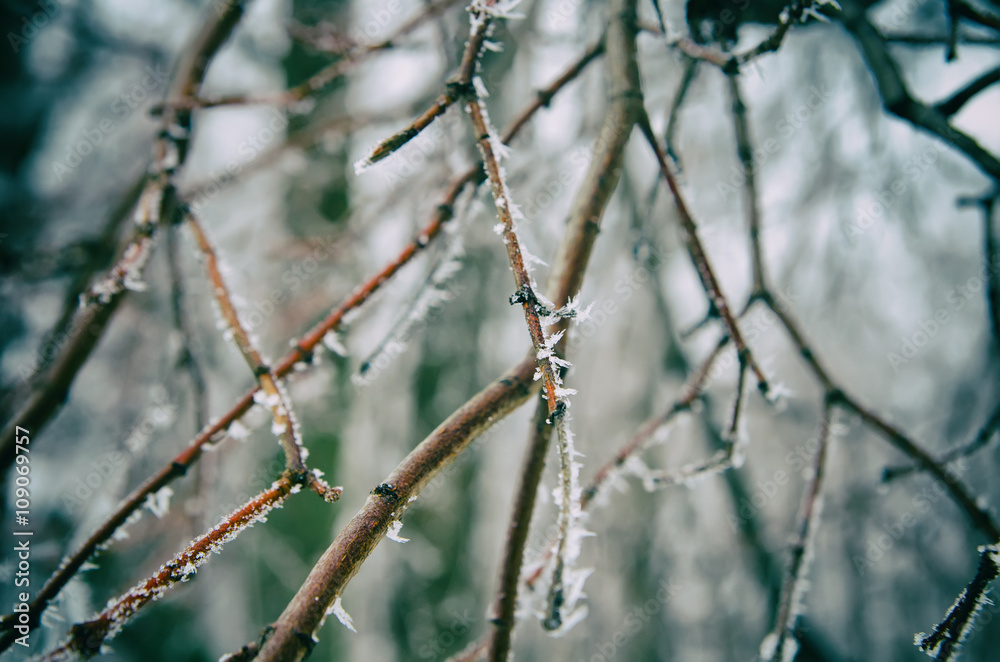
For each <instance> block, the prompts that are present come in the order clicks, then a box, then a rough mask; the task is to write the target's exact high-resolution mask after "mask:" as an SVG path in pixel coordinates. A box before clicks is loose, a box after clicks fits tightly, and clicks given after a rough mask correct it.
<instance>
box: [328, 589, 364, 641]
mask: <svg viewBox="0 0 1000 662" xmlns="http://www.w3.org/2000/svg"><path fill="white" fill-rule="evenodd" d="M326 613H327V614H333V615H334V616H336V617H337V620H338V621H340V622H341V623H342V624H343V626H344V627H345V628H347V629H348V630H350V631H351V632H355V633H356V632H357V630H355V629H354V621H352V620H351V615H350V614H348V613H347V610H346V609H344V605H342V604H341V603H340V596H339V595H338V596H337V599H336V600H334V601H333V604H332V605H330V608H329V609H327V610H326Z"/></svg>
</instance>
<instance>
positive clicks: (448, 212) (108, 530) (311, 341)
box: [0, 43, 603, 650]
mask: <svg viewBox="0 0 1000 662" xmlns="http://www.w3.org/2000/svg"><path fill="white" fill-rule="evenodd" d="M601 52H603V48H602V47H601V44H600V43H598V44H596V45H595V46H592V47H591V48H590V49H588V50H587V52H586V53H584V55H583V56H582V57H581V58H580V59H579V60H578V61H577V62H576V63H574V64H573V65H572V66H570V67H569V68H568V69H567V70H566V72H564V73H563V74H562V75H561V76H559V77H558V78H556V79H555V80H554V81H553V82H552V83H551V84H550V85H549V86H548V87H546V88H545V89H544V90H541V91H539V93H538V99H536V100H535V101H534V102H532V103H531V104H529V105H528V106H527V107H525V108H524V110H523V111H522V112H521V113H520V114H519V115H518V116H517V118H516V119H515V120H514V121H513V123H512V124H511V126H510V127H509V128H508V129H507V130H506V131H505V132H504V134H503V140H504V142H510V141H511V140H512V139H514V138H515V137H516V136H517V135H518V134H519V133H520V131H521V129H523V128H524V127H525V126H526V125H527V122H528V121H529V120H530V119H531V118H532V117H533V116H534V115H535V113H537V112H538V111H539V110H541V108H543V107H544V106H545V103H546V102H543V100H546V99H551V98H552V97H554V96H555V95H556V94H557V93H558V92H559V91H560V90H562V89H563V88H564V87H565V86H566V85H568V84H569V83H570V82H572V81H573V80H574V79H575V78H576V77H577V76H578V75H579V74H580V73H581V72H582V71H583V70H584V69H585V68H586V66H587V65H588V64H590V63H591V62H592V61H593V60H594V59H595V58H596V57H597V56H598V55H600V53H601ZM485 179H486V174H485V172H484V171H483V165H482V163H476V164H474V165H473V166H472V167H470V168H469V169H468V170H466V171H465V172H464V173H462V174H461V175H459V176H458V177H456V178H455V179H454V180H453V181H452V182H451V183H450V184H449V186H448V188H447V189H446V192H445V194H444V196H443V198H442V200H441V202H439V203H438V205H437V207H436V208H435V209H434V212H433V214H432V217H431V220H430V222H429V223H428V224H427V225H426V226H425V227H424V228H423V230H421V231H420V232H419V233H418V234H417V236H416V237H415V238H414V239H413V241H411V242H410V243H409V244H407V245H406V246H405V247H404V248H403V250H402V251H401V252H400V254H399V255H398V256H397V257H396V259H395V260H393V261H392V262H390V263H389V264H388V265H386V266H385V267H384V268H383V269H382V270H381V271H380V272H378V273H377V274H375V275H374V276H372V277H371V278H370V279H369V280H368V281H366V282H365V283H363V284H362V285H361V286H359V287H358V288H357V289H356V290H355V291H354V292H353V293H352V294H351V295H350V296H348V297H347V298H346V299H345V300H344V301H343V302H341V303H340V304H339V305H338V306H337V307H336V308H334V309H333V310H332V311H331V312H330V313H329V314H328V315H327V316H326V318H325V319H323V320H322V321H321V322H320V323H319V324H317V325H316V326H314V327H313V328H312V329H311V330H309V331H308V332H306V333H305V334H303V336H302V337H301V338H300V339H299V340H298V341H296V342H294V344H293V347H292V350H291V351H290V352H289V353H288V354H286V355H285V356H284V358H282V360H281V362H280V363H279V364H278V365H277V366H276V367H275V376H276V377H277V378H278V379H281V378H283V377H285V376H287V375H288V374H290V373H291V372H292V371H293V370H294V368H295V366H297V365H304V364H308V363H309V362H310V361H311V358H312V355H313V352H314V350H315V349H316V347H317V346H318V345H319V344H320V343H321V342H322V341H323V339H324V337H326V334H327V333H330V332H331V331H335V330H336V329H337V328H339V327H340V324H341V322H342V320H343V319H344V317H345V316H346V315H347V314H348V313H350V312H351V311H353V310H356V309H357V308H359V307H360V306H362V305H363V304H364V303H365V302H367V301H368V300H369V299H370V298H371V297H372V296H373V295H374V294H375V293H376V292H377V291H378V290H379V289H380V288H381V287H382V286H383V285H384V284H385V283H386V282H387V281H388V280H389V279H390V278H392V277H393V276H394V275H395V274H396V273H398V272H399V271H400V270H401V269H402V268H403V267H405V266H406V265H407V264H408V263H409V262H410V261H411V260H413V258H415V257H416V256H417V255H419V254H420V253H421V252H423V251H424V250H425V249H426V248H427V247H428V246H429V245H430V244H431V243H432V242H433V241H434V240H435V239H436V238H437V237H438V236H439V235H440V234H441V232H442V230H443V229H444V227H445V225H446V224H447V223H448V222H449V220H450V219H451V218H452V216H453V213H454V205H455V201H456V200H457V199H458V197H459V195H461V193H462V191H464V190H465V189H466V188H467V187H468V186H470V185H471V186H476V185H479V184H480V183H482V182H483V181H485ZM574 283H577V285H576V289H578V281H574V280H573V277H572V276H567V277H566V283H565V284H564V286H563V287H564V289H563V291H570V290H571V289H572V288H573V287H574ZM574 291H575V290H574ZM560 300H562V299H560ZM257 392H258V389H257V388H253V389H251V390H250V391H248V392H247V393H246V394H244V395H243V397H242V398H241V399H240V400H239V401H238V402H236V404H234V405H233V406H232V407H231V408H230V409H229V411H227V412H226V413H225V414H223V415H222V416H221V417H220V418H219V419H218V420H216V421H213V422H212V423H210V424H209V425H208V426H207V427H205V428H204V429H203V430H202V431H201V432H199V433H198V435H197V436H196V437H195V438H194V439H193V440H192V441H191V442H190V443H189V444H188V446H187V447H186V448H185V449H184V450H183V451H181V452H180V453H179V454H178V455H177V456H176V457H174V458H173V459H172V460H171V461H170V462H169V463H168V464H167V465H165V466H164V467H163V468H161V469H160V470H159V471H158V472H157V473H155V474H154V475H152V476H150V477H149V478H148V479H147V480H146V481H145V482H144V483H142V484H141V485H140V486H139V487H137V488H136V489H135V490H134V491H133V492H132V493H131V494H129V495H128V497H126V498H125V499H124V500H123V501H122V502H121V504H119V506H118V508H117V509H116V510H115V511H114V512H113V513H112V514H111V515H110V516H109V517H108V519H106V520H105V521H104V523H103V524H101V526H100V527H98V529H97V530H96V531H95V532H94V533H93V534H91V535H90V537H88V538H87V540H86V541H85V542H84V543H83V544H82V545H81V546H80V547H79V548H78V549H77V550H76V551H75V552H73V553H72V554H71V555H69V556H67V557H66V558H65V559H63V561H62V563H60V565H59V568H58V569H57V570H56V572H55V573H53V575H52V576H51V577H50V578H49V579H48V580H47V581H46V582H45V584H44V585H43V586H42V589H41V590H40V591H39V592H38V594H37V595H36V596H35V597H34V598H33V599H32V601H31V603H30V605H31V618H32V625H33V626H35V625H37V624H38V622H40V620H39V619H40V618H41V614H42V612H43V611H44V610H45V608H46V607H47V606H48V604H49V603H50V602H51V600H52V599H53V598H55V597H56V595H58V594H59V592H60V591H61V590H62V588H63V587H64V586H65V585H66V583H67V582H69V580H70V579H71V578H72V577H73V575H75V574H76V572H77V571H78V570H79V569H80V568H81V567H82V566H83V564H84V563H85V562H86V561H87V559H88V558H90V557H91V555H93V554H94V553H95V552H96V551H97V550H98V548H99V547H100V546H101V545H102V544H104V543H105V542H107V541H108V540H109V539H110V538H111V536H112V535H113V534H114V532H115V531H116V530H117V529H118V527H120V526H121V525H122V524H123V523H124V522H125V520H127V519H128V517H129V515H130V514H131V513H133V512H134V511H135V510H137V509H138V508H140V507H141V506H142V504H143V503H144V502H145V500H146V497H147V496H148V495H150V494H153V493H154V492H156V491H158V490H159V489H161V488H162V487H164V486H166V485H168V484H170V483H171V482H173V481H174V480H175V479H177V478H180V477H181V476H183V475H184V474H185V473H186V472H187V470H188V468H190V467H191V466H192V465H193V464H194V463H195V462H197V461H198V459H199V458H200V457H201V454H202V453H203V452H204V448H205V447H206V446H208V445H211V444H213V443H215V442H217V441H219V440H220V439H221V438H222V437H223V435H224V434H225V433H226V430H227V429H228V428H229V426H231V425H232V424H233V423H234V422H236V421H238V420H239V419H240V418H242V417H243V415H244V414H246V413H247V412H248V411H249V410H250V408H251V407H252V406H253V405H254V395H255V394H256V393H257ZM13 623H14V620H13V617H12V616H11V615H7V616H5V617H3V618H2V619H0V630H6V631H5V632H4V634H3V637H2V638H0V650H3V649H4V648H5V647H6V646H10V644H11V642H12V641H13V637H12V634H13V632H12V631H11V630H10V627H12V625H13Z"/></svg>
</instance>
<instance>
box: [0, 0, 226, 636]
mask: <svg viewBox="0 0 1000 662" xmlns="http://www.w3.org/2000/svg"><path fill="white" fill-rule="evenodd" d="M245 4H246V3H245V2H243V1H240V2H236V1H234V2H227V3H226V4H225V5H224V6H223V7H221V8H213V9H212V12H211V18H210V19H209V20H208V21H207V22H206V23H205V24H204V26H203V27H202V29H201V31H200V32H199V33H198V34H197V35H196V36H195V38H194V39H193V40H192V43H191V46H190V48H188V49H187V51H185V55H184V56H183V57H182V59H181V61H180V62H179V63H178V66H177V73H176V74H175V77H174V82H173V85H172V87H171V90H172V92H171V93H173V94H185V95H187V94H192V93H194V92H196V91H197V90H199V89H200V87H201V83H202V81H203V80H204V77H205V72H206V70H207V68H208V65H209V63H210V62H211V61H212V59H213V57H214V55H215V54H216V53H217V52H218V50H219V49H220V48H221V47H222V44H224V43H225V42H226V40H227V39H228V38H229V35H230V34H232V32H233V30H234V29H235V28H236V25H237V24H238V23H239V21H240V19H241V18H242V16H243V10H244V7H245ZM190 119H191V118H190V113H188V112H186V111H177V112H169V113H167V114H166V115H165V116H164V117H163V121H162V123H161V130H160V135H159V137H158V138H157V140H156V142H155V144H154V146H153V164H152V166H151V169H150V176H149V178H148V179H147V180H146V182H145V186H144V189H143V192H142V194H141V195H140V199H139V208H138V214H137V216H136V226H137V228H136V234H135V237H134V238H133V240H132V242H131V243H130V244H129V246H128V247H127V248H126V249H125V251H124V254H123V256H122V258H121V259H120V260H119V262H118V263H117V264H116V265H115V267H113V268H112V270H111V271H110V272H109V276H108V278H106V279H105V280H104V286H105V287H103V288H102V290H101V292H98V293H96V294H97V296H96V297H94V296H92V297H88V299H89V305H88V306H85V307H83V308H82V309H81V310H80V311H79V313H78V314H77V319H76V320H74V323H73V328H74V330H76V332H75V333H74V335H73V336H72V338H71V339H70V340H69V341H68V342H67V343H66V345H65V346H64V347H63V349H62V351H61V352H60V355H59V358H57V359H56V360H55V362H54V363H53V365H52V367H51V368H50V369H49V370H48V371H47V372H46V373H45V374H44V375H43V376H41V377H40V378H39V379H38V380H37V382H36V384H35V386H34V387H33V389H32V393H31V395H30V397H29V399H28V402H27V403H26V404H25V405H24V406H23V407H22V408H21V409H20V410H18V411H17V413H16V414H15V415H14V417H13V419H12V420H11V421H10V422H9V423H8V425H7V426H6V427H5V428H4V431H3V436H2V437H0V475H2V476H5V475H6V473H7V471H8V470H9V469H10V466H11V464H12V463H13V462H14V453H15V451H14V446H15V444H14V432H15V427H16V426H18V425H19V426H21V427H25V428H27V429H29V430H31V431H32V433H33V434H34V435H36V436H37V435H38V434H39V433H40V432H41V431H42V429H43V428H44V427H45V426H46V424H47V423H48V422H49V421H50V420H51V419H52V417H53V416H54V415H55V414H56V413H57V412H58V411H59V409H60V408H61V407H62V405H63V403H64V402H65V401H66V399H67V397H68V395H69V391H70V387H72V385H73V381H74V380H75V379H76V375H77V374H78V373H79V371H80V369H81V368H82V367H83V365H84V364H85V363H86V362H87V360H88V359H89V358H90V355H91V353H92V352H93V350H94V348H95V347H96V346H97V344H98V341H99V340H100V338H101V336H102V335H103V333H104V330H105V328H106V327H107V324H108V321H109V320H110V319H111V317H112V315H114V312H115V310H116V309H117V307H118V304H119V303H120V302H121V299H122V298H123V296H124V295H125V286H126V277H128V278H129V279H132V278H135V279H136V280H138V278H139V276H140V272H141V266H142V263H143V262H144V261H145V259H146V258H147V257H148V255H149V251H150V250H151V248H152V235H153V233H154V232H155V231H156V226H157V224H158V222H159V221H169V220H171V217H172V216H173V213H174V211H175V209H174V208H173V204H174V202H175V200H174V196H173V189H172V188H171V187H169V186H168V184H169V182H170V180H171V178H172V176H173V173H174V172H175V171H176V170H177V169H178V168H180V167H181V166H182V165H183V164H184V161H185V159H186V157H187V143H188V140H189V132H190ZM102 293H103V296H101V294H102ZM4 647H5V646H4V642H2V641H0V650H3V649H4Z"/></svg>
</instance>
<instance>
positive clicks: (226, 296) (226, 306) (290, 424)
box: [185, 209, 340, 501]
mask: <svg viewBox="0 0 1000 662" xmlns="http://www.w3.org/2000/svg"><path fill="white" fill-rule="evenodd" d="M185 215H186V216H187V221H188V226H189V227H190V228H191V232H192V233H193V234H194V237H195V241H196V243H197V244H198V248H199V249H200V250H201V253H202V255H203V256H204V260H205V269H206V270H207V271H208V278H209V284H210V286H211V290H212V293H213V294H214V295H215V300H216V302H217V303H218V306H219V311H220V313H221V315H222V320H223V324H224V327H225V329H226V330H225V335H227V336H228V337H231V339H232V340H233V342H234V343H235V344H236V348H237V349H238V350H239V352H240V354H241V355H242V356H243V359H244V360H245V361H246V362H247V365H248V366H249V367H250V370H251V372H253V374H254V376H255V378H256V379H257V384H258V385H259V387H260V391H259V392H258V393H259V396H260V397H258V398H255V400H256V401H257V403H258V404H261V405H263V406H264V407H266V408H267V409H268V410H270V412H271V416H272V418H273V419H274V425H273V430H274V432H275V433H276V434H277V435H278V438H279V439H280V440H281V447H282V448H283V449H284V451H285V468H286V469H287V470H288V471H289V472H291V474H292V475H293V476H295V477H297V478H298V477H301V478H302V480H304V481H305V482H306V484H307V485H308V486H309V488H310V489H312V490H313V491H314V492H316V493H317V494H319V495H320V496H321V497H323V498H324V499H326V500H327V501H335V500H337V499H338V498H340V490H339V489H336V488H331V487H330V486H329V485H327V484H326V481H324V480H323V479H322V478H320V477H319V475H318V474H316V473H315V472H310V471H308V469H307V468H306V457H307V453H308V452H307V451H306V449H305V447H304V446H303V445H302V439H301V435H300V433H299V429H298V423H297V422H296V420H295V415H294V414H293V412H292V406H291V402H290V401H289V399H288V396H287V394H286V393H285V390H284V388H283V386H282V384H281V382H280V381H278V380H279V379H280V378H279V377H277V376H276V374H275V372H274V370H273V369H272V368H271V366H270V365H268V364H267V362H266V361H264V358H263V357H262V356H261V354H260V351H259V350H258V349H257V348H256V347H255V346H254V343H253V341H252V340H251V339H250V334H249V333H247V330H246V329H245V328H244V327H243V322H242V321H241V320H240V316H239V313H237V311H236V306H235V305H234V304H233V299H232V296H231V295H230V293H229V288H228V286H227V285H226V282H225V279H224V278H223V276H222V269H221V266H220V264H219V258H218V256H217V255H216V252H215V248H214V247H213V246H212V244H211V242H210V241H209V240H208V236H207V235H206V234H205V230H204V229H203V228H202V227H201V223H200V222H199V221H198V219H197V217H196V216H195V215H194V214H193V213H192V212H191V211H190V210H189V209H185Z"/></svg>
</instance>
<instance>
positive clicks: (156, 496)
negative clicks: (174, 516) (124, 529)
mask: <svg viewBox="0 0 1000 662" xmlns="http://www.w3.org/2000/svg"><path fill="white" fill-rule="evenodd" d="M173 494H174V491H173V490H172V489H170V488H169V487H162V488H160V489H159V490H158V491H157V492H155V493H153V494H150V495H147V496H146V502H145V504H143V505H145V506H146V508H148V509H149V512H151V513H153V514H154V515H156V519H163V517H164V516H165V515H166V514H167V513H168V512H169V511H170V497H171V496H173Z"/></svg>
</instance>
